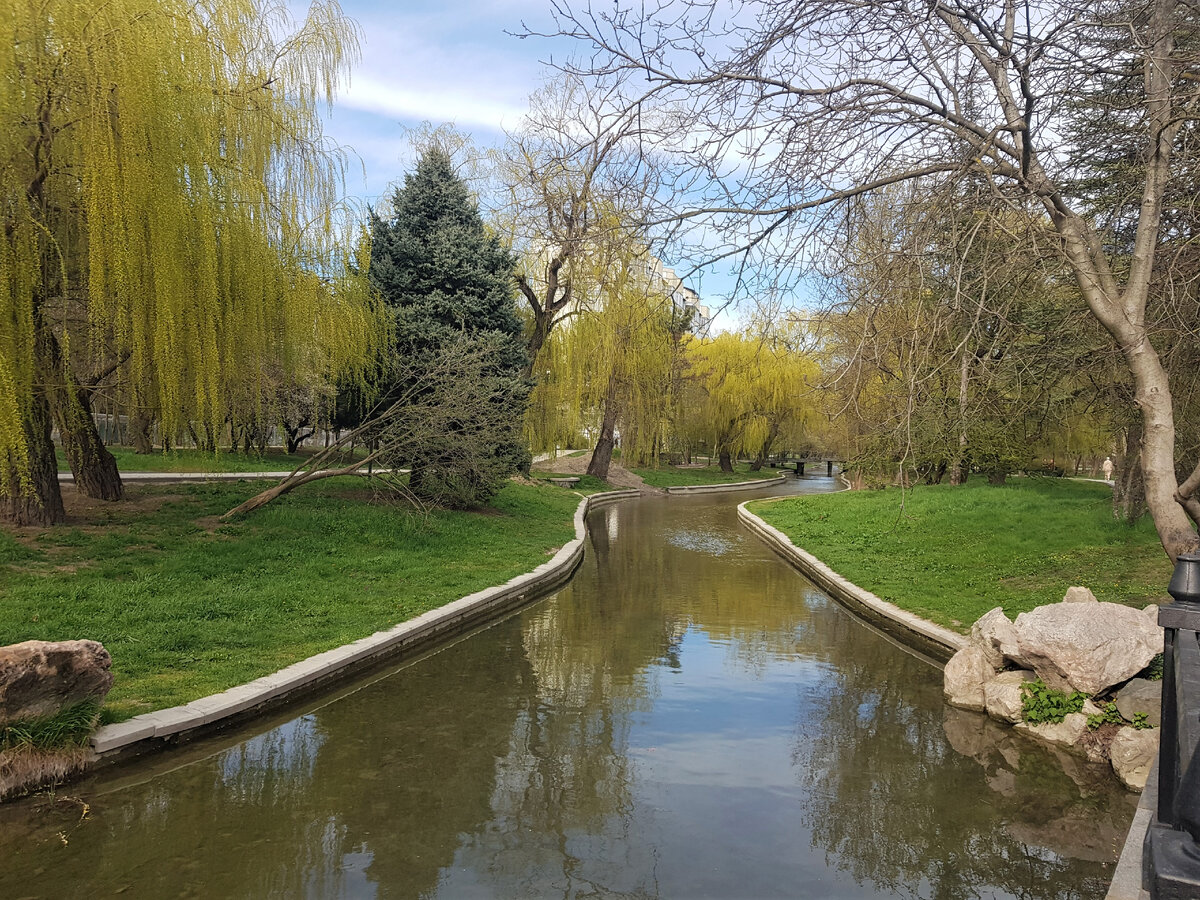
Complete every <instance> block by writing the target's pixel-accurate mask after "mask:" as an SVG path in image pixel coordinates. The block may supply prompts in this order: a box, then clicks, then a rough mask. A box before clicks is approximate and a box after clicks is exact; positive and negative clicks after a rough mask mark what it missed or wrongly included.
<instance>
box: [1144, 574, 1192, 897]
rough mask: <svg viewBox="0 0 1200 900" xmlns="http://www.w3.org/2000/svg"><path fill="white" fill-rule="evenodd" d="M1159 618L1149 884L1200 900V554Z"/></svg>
mask: <svg viewBox="0 0 1200 900" xmlns="http://www.w3.org/2000/svg"><path fill="white" fill-rule="evenodd" d="M1167 593H1169V594H1170V595H1171V597H1172V598H1174V601H1175V602H1173V603H1168V604H1167V605H1166V606H1163V607H1161V608H1160V609H1159V611H1158V623H1159V624H1160V625H1161V626H1162V627H1163V691H1162V732H1161V734H1160V735H1159V746H1158V808H1157V811H1156V815H1155V821H1154V822H1153V823H1152V824H1151V826H1150V828H1149V830H1148V831H1147V833H1146V845H1145V852H1144V857H1143V882H1144V886H1145V887H1146V889H1147V890H1149V892H1150V896H1151V897H1152V898H1154V900H1196V898H1200V754H1197V753H1196V745H1197V743H1198V742H1200V643H1198V640H1200V553H1182V554H1180V555H1179V557H1178V558H1177V559H1176V562H1175V572H1174V574H1173V575H1172V576H1171V583H1170V585H1168V587H1167Z"/></svg>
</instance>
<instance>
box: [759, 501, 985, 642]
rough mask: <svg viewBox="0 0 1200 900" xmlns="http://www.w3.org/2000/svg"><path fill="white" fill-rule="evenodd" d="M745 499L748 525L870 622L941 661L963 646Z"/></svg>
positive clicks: (952, 634)
mask: <svg viewBox="0 0 1200 900" xmlns="http://www.w3.org/2000/svg"><path fill="white" fill-rule="evenodd" d="M750 502H752V501H749V500H748V501H746V503H750ZM746 503H739V504H738V519H740V520H741V522H742V523H743V524H744V525H745V526H746V527H747V528H749V529H750V530H751V531H753V532H754V533H755V534H756V535H758V536H759V537H760V538H762V540H764V541H765V542H766V543H767V544H768V545H770V546H771V548H772V549H774V550H775V551H776V552H777V553H779V554H780V555H781V556H783V557H784V558H785V559H787V560H788V561H789V562H791V563H792V564H793V565H794V566H796V568H798V569H799V570H800V571H801V572H802V573H803V574H804V575H805V577H807V578H808V579H809V580H810V581H812V582H813V584H815V585H817V586H818V587H819V588H821V589H822V590H823V591H825V592H826V593H827V594H829V595H830V596H831V597H833V598H834V599H835V600H837V601H838V602H839V603H842V604H843V605H845V606H846V607H848V608H849V609H850V610H851V611H852V612H853V613H855V614H856V615H858V616H860V617H861V618H863V619H865V620H866V621H867V622H868V623H870V624H871V625H874V626H875V627H877V628H879V629H880V630H881V631H884V632H886V633H887V634H889V635H891V636H893V637H895V638H896V639H897V640H899V641H900V642H901V643H902V644H904V645H906V646H908V647H911V648H912V649H914V650H916V651H918V652H919V653H923V654H924V655H926V656H929V657H932V658H933V659H936V660H939V661H941V662H943V663H944V662H945V661H946V660H948V659H950V657H951V656H953V655H954V654H955V653H957V652H958V651H959V650H961V649H962V648H963V647H964V646H966V643H967V638H966V636H965V635H961V634H959V633H957V632H955V631H951V630H950V629H949V628H943V627H942V626H941V625H935V624H934V623H933V622H930V621H928V620H927V619H922V618H921V617H920V616H917V615H914V614H913V613H910V612H908V611H907V610H903V609H901V608H900V607H898V606H896V605H895V604H894V603H889V602H887V601H886V600H883V599H882V598H880V597H877V596H876V595H875V594H873V593H871V592H870V591H868V590H864V589H863V588H861V587H859V586H858V585H856V584H854V583H853V582H851V581H848V580H847V579H845V578H843V577H842V576H841V575H839V574H838V573H837V572H835V571H833V569H831V568H829V566H827V565H825V563H823V562H821V560H819V559H817V558H816V557H815V556H813V555H812V554H811V553H809V552H808V551H807V550H802V549H800V548H799V547H797V546H796V545H795V544H793V543H792V541H791V539H790V538H789V537H788V536H787V535H786V534H784V533H783V532H782V531H780V530H779V529H778V528H775V527H774V526H772V525H768V524H767V523H766V522H764V521H763V520H762V519H760V518H759V517H758V516H756V515H755V514H754V513H752V512H750V510H748V509H746Z"/></svg>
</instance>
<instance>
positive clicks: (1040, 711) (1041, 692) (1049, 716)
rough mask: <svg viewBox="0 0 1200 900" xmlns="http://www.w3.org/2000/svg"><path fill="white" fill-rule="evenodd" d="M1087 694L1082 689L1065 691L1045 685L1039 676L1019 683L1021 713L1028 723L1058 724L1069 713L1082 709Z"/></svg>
mask: <svg viewBox="0 0 1200 900" xmlns="http://www.w3.org/2000/svg"><path fill="white" fill-rule="evenodd" d="M1086 699H1087V694H1085V693H1083V692H1082V691H1072V692H1071V693H1069V694H1068V693H1065V692H1064V691H1060V690H1056V689H1055V688H1051V687H1046V683H1045V682H1044V681H1042V680H1041V679H1040V678H1039V679H1038V680H1037V681H1027V682H1025V683H1024V684H1023V685H1021V714H1022V716H1023V717H1024V719H1025V721H1026V722H1028V723H1029V724H1030V725H1043V724H1046V723H1050V724H1058V723H1059V722H1061V721H1062V720H1063V719H1065V718H1066V717H1067V716H1068V715H1069V714H1070V713H1077V712H1079V711H1080V710H1082V709H1083V701H1085V700H1086Z"/></svg>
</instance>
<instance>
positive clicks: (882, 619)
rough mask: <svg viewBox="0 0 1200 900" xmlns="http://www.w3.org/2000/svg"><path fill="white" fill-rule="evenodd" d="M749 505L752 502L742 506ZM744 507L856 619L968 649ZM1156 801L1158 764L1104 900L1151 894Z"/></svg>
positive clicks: (919, 644)
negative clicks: (1145, 878) (1148, 849)
mask: <svg viewBox="0 0 1200 900" xmlns="http://www.w3.org/2000/svg"><path fill="white" fill-rule="evenodd" d="M848 486H849V485H847V487H848ZM750 502H753V501H749V500H748V501H746V503H750ZM746 503H740V504H738V518H739V519H740V520H741V521H742V523H743V524H745V525H746V527H747V528H749V529H750V530H751V531H753V532H754V533H755V534H756V535H758V536H759V537H760V538H762V540H764V541H765V542H766V543H767V544H768V545H770V546H771V548H772V549H774V550H775V551H776V552H778V553H779V554H780V555H782V556H783V557H784V558H786V559H787V560H789V561H790V562H791V563H793V564H794V565H795V566H796V568H798V569H799V570H800V571H801V572H802V573H803V574H804V575H805V576H806V577H807V578H808V579H809V580H811V581H812V582H813V583H814V584H816V585H817V586H818V587H820V588H821V589H822V590H824V591H825V592H826V593H828V594H829V595H830V596H832V597H834V598H835V599H836V600H838V602H840V603H843V604H845V605H846V606H848V607H849V608H850V609H851V610H852V611H853V612H854V613H855V614H857V615H859V616H862V617H863V618H865V619H866V620H867V621H868V622H870V623H871V624H873V625H876V626H877V627H879V628H881V629H883V630H884V631H886V632H887V633H889V634H891V635H893V636H894V637H896V638H897V639H898V640H900V641H901V642H902V643H905V644H906V645H908V646H910V647H913V648H914V649H916V650H918V651H920V652H922V653H924V654H926V655H927V656H932V657H934V658H935V659H940V660H942V661H943V662H944V661H946V660H948V659H949V658H950V657H951V656H953V655H954V654H955V653H956V652H957V651H958V650H959V649H961V648H962V647H963V646H965V645H966V642H967V638H966V637H965V636H964V635H961V634H958V633H957V632H954V631H951V630H950V629H948V628H943V627H942V626H940V625H935V624H934V623H933V622H929V621H927V620H925V619H922V618H921V617H920V616H915V615H913V614H912V613H910V612H907V611H906V610H903V609H900V608H899V607H898V606H896V605H895V604H893V603H888V602H887V601H886V600H883V599H881V598H880V597H877V596H876V595H875V594H873V593H871V592H870V591H868V590H864V589H863V588H861V587H859V586H858V585H856V584H854V583H853V582H851V581H848V580H847V579H846V578H843V577H842V576H841V575H839V574H838V573H837V572H835V571H833V569H831V568H829V566H827V565H825V563H823V562H821V560H819V559H817V558H816V557H815V556H813V555H812V554H811V553H809V552H808V551H806V550H802V549H800V548H799V547H797V546H796V545H795V544H793V543H792V541H791V539H790V538H789V537H788V536H787V535H786V534H784V533H783V532H782V531H780V530H779V529H778V528H775V527H773V526H771V525H768V524H767V523H766V522H764V521H763V520H762V519H760V518H759V517H758V516H756V515H755V514H754V513H752V512H750V511H749V510H748V509H746ZM1156 795H1157V763H1156V764H1155V766H1154V768H1152V769H1151V771H1150V777H1149V778H1148V779H1147V781H1146V788H1145V790H1144V791H1143V792H1142V796H1141V797H1140V799H1139V802H1138V807H1137V811H1136V812H1135V813H1134V817H1133V822H1132V823H1131V824H1130V828H1129V832H1128V835H1127V836H1126V839H1125V844H1124V846H1123V847H1122V848H1121V854H1120V857H1119V859H1118V861H1117V865H1116V868H1115V870H1114V872H1113V878H1112V882H1111V883H1110V885H1109V889H1108V893H1107V894H1105V900H1149V898H1150V895H1149V893H1147V892H1146V891H1145V890H1144V889H1143V888H1142V843H1143V841H1144V839H1145V835H1146V829H1147V828H1148V827H1149V825H1150V822H1151V820H1152V819H1153V817H1154V804H1155V802H1156V799H1155V798H1156Z"/></svg>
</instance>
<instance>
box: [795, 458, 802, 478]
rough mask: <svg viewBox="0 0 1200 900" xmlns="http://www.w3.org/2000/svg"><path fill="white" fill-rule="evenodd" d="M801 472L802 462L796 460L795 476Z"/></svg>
mask: <svg viewBox="0 0 1200 900" xmlns="http://www.w3.org/2000/svg"><path fill="white" fill-rule="evenodd" d="M803 474H804V462H803V461H801V460H796V477H799V476H801V475H803Z"/></svg>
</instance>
